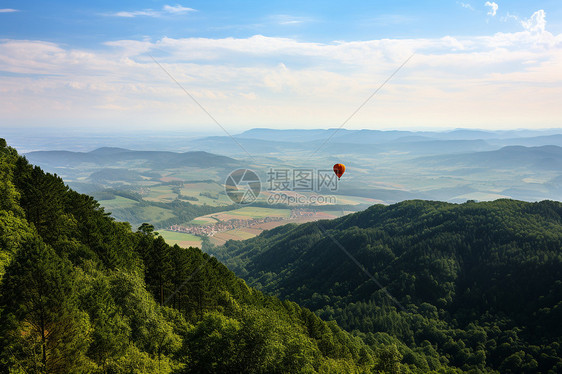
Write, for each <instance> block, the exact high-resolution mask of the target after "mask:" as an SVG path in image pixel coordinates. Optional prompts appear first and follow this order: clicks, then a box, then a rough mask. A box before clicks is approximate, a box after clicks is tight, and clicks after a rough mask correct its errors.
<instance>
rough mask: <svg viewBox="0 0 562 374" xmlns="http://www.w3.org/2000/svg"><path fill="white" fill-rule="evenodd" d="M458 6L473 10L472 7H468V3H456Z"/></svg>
mask: <svg viewBox="0 0 562 374" xmlns="http://www.w3.org/2000/svg"><path fill="white" fill-rule="evenodd" d="M458 4H459V5H460V6H462V7H463V8H465V9H470V10H474V8H473V7H472V5H470V4H469V3H463V2H459V3H458Z"/></svg>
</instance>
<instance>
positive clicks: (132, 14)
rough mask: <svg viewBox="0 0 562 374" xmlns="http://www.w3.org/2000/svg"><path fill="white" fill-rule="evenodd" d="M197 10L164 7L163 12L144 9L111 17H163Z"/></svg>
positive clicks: (182, 7)
mask: <svg viewBox="0 0 562 374" xmlns="http://www.w3.org/2000/svg"><path fill="white" fill-rule="evenodd" d="M195 11H196V10H195V9H193V8H186V7H184V6H181V5H173V6H172V5H164V6H163V7H162V10H154V9H143V10H135V11H130V12H127V11H122V12H117V13H111V14H109V15H110V16H115V17H126V18H134V17H138V16H145V17H161V16H163V15H166V14H170V15H180V14H186V13H189V12H195Z"/></svg>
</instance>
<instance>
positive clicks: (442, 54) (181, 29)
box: [0, 0, 562, 132]
mask: <svg viewBox="0 0 562 374" xmlns="http://www.w3.org/2000/svg"><path fill="white" fill-rule="evenodd" d="M401 66H402V67H401ZM389 78H390V79H389ZM385 82H386V83H385ZM179 85H181V86H182V87H183V88H180V87H179ZM184 89H185V90H184ZM373 94H374V95H373ZM371 95H373V96H372V97H371ZM369 97H371V98H370V99H368V98H369ZM560 97H562V2H560V1H559V0H550V1H540V0H539V1H533V2H530V1H520V0H512V1H471V0H466V1H444V0H441V1H423V2H420V1H411V0H410V1H403V0H398V1H345V2H344V1H302V0H301V1H292V0H289V1H283V2H277V1H275V2H273V1H180V2H172V1H156V0H153V1H119V2H116V1H95V2H93V1H82V0H77V1H49V2H45V1H22V0H18V1H3V0H0V130H1V129H2V128H8V127H11V128H14V127H26V128H41V129H42V130H45V129H47V130H48V129H50V128H55V127H57V128H63V129H68V130H72V131H81V130H84V131H86V130H96V129H97V130H103V131H107V130H110V131H113V130H114V131H117V130H119V131H135V130H143V131H145V130H157V131H160V130H162V131H164V130H170V131H171V130H174V131H176V130H185V131H193V132H204V131H207V130H208V131H209V132H213V131H221V129H220V128H219V127H220V126H222V127H223V128H224V129H226V130H227V131H229V132H238V131H243V130H246V129H250V128H254V127H270V128H336V127H339V126H341V125H343V124H344V123H345V125H344V126H345V128H347V129H362V128H369V129H394V128H408V129H418V128H424V129H438V128H459V127H462V128H479V129H515V128H535V129H539V128H557V127H562V105H560ZM358 108H360V110H358V111H357V109H358ZM354 113H355V114H354ZM211 117H212V118H211ZM346 120H347V122H345V121H346ZM217 122H218V124H220V126H219V125H218V124H217Z"/></svg>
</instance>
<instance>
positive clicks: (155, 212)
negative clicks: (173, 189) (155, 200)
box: [141, 206, 175, 222]
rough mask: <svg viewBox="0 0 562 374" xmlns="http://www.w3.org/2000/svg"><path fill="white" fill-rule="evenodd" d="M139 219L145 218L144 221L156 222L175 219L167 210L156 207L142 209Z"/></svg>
mask: <svg viewBox="0 0 562 374" xmlns="http://www.w3.org/2000/svg"><path fill="white" fill-rule="evenodd" d="M141 217H146V219H144V221H150V222H158V221H164V220H167V219H169V218H173V217H175V215H174V213H172V211H171V210H169V209H164V208H160V207H157V206H145V207H143V208H142V213H141Z"/></svg>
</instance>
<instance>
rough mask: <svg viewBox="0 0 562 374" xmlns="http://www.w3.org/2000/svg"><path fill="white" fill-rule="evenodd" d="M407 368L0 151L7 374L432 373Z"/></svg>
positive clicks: (384, 349) (1, 360) (1, 336)
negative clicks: (111, 214)
mask: <svg viewBox="0 0 562 374" xmlns="http://www.w3.org/2000/svg"><path fill="white" fill-rule="evenodd" d="M432 357H437V359H436V360H437V361H436V362H435V364H434V365H433V366H432V368H435V369H441V370H442V371H449V372H453V370H449V369H447V367H446V365H444V364H443V363H442V362H440V361H439V357H438V356H437V355H433V356H432ZM401 361H402V357H401V355H400V353H399V352H398V351H397V348H396V346H395V345H394V344H392V342H390V341H389V342H387V343H385V344H378V345H376V346H374V347H369V346H367V345H366V344H364V343H363V341H362V340H361V339H359V338H357V337H353V336H352V335H350V334H348V333H346V332H344V331H342V330H341V329H340V328H339V327H338V326H337V325H336V323H335V322H328V323H326V322H323V321H322V320H321V319H320V318H318V317H317V316H316V315H315V314H314V313H312V312H311V311H309V310H308V309H304V308H301V307H299V306H298V305H297V304H295V303H294V302H289V301H283V302H282V301H280V300H279V299H277V298H274V297H269V296H265V295H263V294H262V293H261V292H259V291H256V290H254V289H252V288H249V287H248V286H246V284H245V283H244V281H242V280H240V279H238V278H236V276H234V274H233V273H232V272H230V271H229V270H228V269H227V268H226V267H224V266H223V265H222V264H221V263H219V262H218V261H217V260H216V258H214V257H210V256H208V255H206V254H204V253H202V252H201V251H200V250H199V249H196V248H189V249H183V248H180V247H178V246H174V247H170V246H168V245H167V244H166V243H165V242H164V240H163V239H162V238H161V237H160V236H158V234H157V233H155V232H154V231H153V228H152V227H151V226H150V225H148V224H145V225H143V226H141V227H140V228H139V230H137V231H136V232H133V231H131V228H130V227H129V225H128V224H126V223H118V222H115V221H114V220H113V219H111V218H110V217H109V214H108V213H106V212H104V211H103V209H101V208H100V207H99V205H98V203H97V202H96V201H95V200H94V199H92V198H91V197H89V196H86V195H81V194H78V193H76V192H74V191H72V190H70V189H69V188H68V187H66V186H65V184H64V183H63V181H62V180H61V179H60V178H59V177H57V176H54V175H50V174H46V173H44V172H43V171H42V170H41V169H39V168H38V167H33V166H31V165H30V164H29V163H28V162H27V161H26V159H25V158H22V157H20V156H18V155H17V153H16V151H15V150H14V149H12V148H10V147H7V145H6V142H5V141H4V140H3V139H0V372H5V373H170V372H174V373H208V372H216V373H229V372H230V373H240V372H248V373H252V372H254V373H285V372H295V373H296V372H302V373H314V372H325V373H327V372H340V373H350V372H394V373H396V372H412V371H413V372H425V371H427V369H428V367H427V365H426V366H423V365H421V366H415V365H408V364H405V363H402V362H401Z"/></svg>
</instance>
